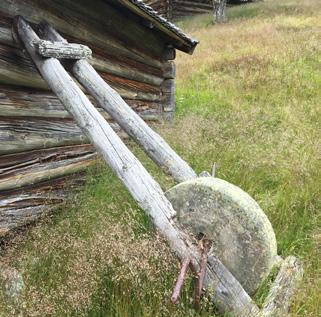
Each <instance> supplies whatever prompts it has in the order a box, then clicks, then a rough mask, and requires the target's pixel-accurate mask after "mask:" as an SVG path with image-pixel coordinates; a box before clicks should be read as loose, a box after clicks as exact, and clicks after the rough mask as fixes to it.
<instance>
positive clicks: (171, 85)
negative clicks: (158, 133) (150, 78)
mask: <svg viewBox="0 0 321 317" xmlns="http://www.w3.org/2000/svg"><path fill="white" fill-rule="evenodd" d="M162 94H163V96H164V102H163V107H164V112H170V113H173V112H174V111H175V81H174V79H165V80H164V82H163V84H162Z"/></svg>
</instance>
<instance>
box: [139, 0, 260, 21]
mask: <svg viewBox="0 0 321 317" xmlns="http://www.w3.org/2000/svg"><path fill="white" fill-rule="evenodd" d="M253 1H254V0H227V3H228V4H229V5H235V4H242V3H246V2H253ZM145 3H146V4H147V5H149V6H151V7H152V8H153V9H154V10H156V11H157V12H159V13H160V14H161V15H162V16H164V17H166V18H168V19H170V20H178V19H180V18H184V17H188V16H191V15H196V14H204V13H209V12H212V11H213V0H145Z"/></svg>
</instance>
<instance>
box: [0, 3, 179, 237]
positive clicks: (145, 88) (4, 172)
mask: <svg viewBox="0 0 321 317" xmlns="http://www.w3.org/2000/svg"><path fill="white" fill-rule="evenodd" d="M118 2H119V3H120V5H119V3H118V5H115V3H116V1H115V0H110V1H106V0H105V1H103V0H92V1H87V0H78V1H74V0H54V1H40V0H1V1H0V236H1V235H5V234H6V233H8V232H9V231H10V229H13V228H16V227H20V226H21V225H24V224H26V223H28V222H29V221H33V220H35V219H37V218H38V217H39V216H40V215H42V214H43V213H45V212H47V211H49V210H51V208H53V207H54V206H56V204H57V203H59V202H62V201H64V200H65V198H66V197H67V195H68V193H69V191H70V189H71V188H73V187H77V186H78V185H79V184H80V183H81V182H82V181H83V179H84V173H83V172H84V170H85V169H86V168H87V167H89V166H91V165H93V164H94V163H95V162H96V160H97V155H96V153H95V151H94V150H93V148H92V146H91V145H90V144H88V140H87V139H86V138H85V137H84V135H83V134H82V133H81V131H80V129H79V128H78V127H77V125H76V124H75V122H74V120H73V119H72V118H71V117H70V115H69V113H68V112H67V111H66V110H65V109H64V107H63V105H62V104H61V103H60V101H59V100H58V99H57V97H56V96H55V95H53V93H51V92H50V91H49V88H48V87H47V85H46V83H45V82H44V81H43V79H42V78H41V76H40V75H39V73H38V71H37V69H36V67H35V66H34V65H33V63H32V61H31V60H30V58H29V56H28V54H27V53H26V52H25V51H24V50H23V49H22V48H21V47H19V44H18V42H17V41H16V40H15V39H14V37H13V35H12V22H13V18H14V17H15V16H16V15H22V16H24V17H25V18H26V19H27V20H28V21H29V22H30V23H32V24H33V25H34V27H35V28H36V24H38V23H39V22H41V21H42V20H46V21H47V22H48V23H50V24H51V25H52V26H53V27H54V28H56V29H57V30H58V31H59V32H61V34H63V36H64V37H65V38H66V39H67V40H68V41H69V42H73V43H79V44H84V45H87V46H88V47H90V48H91V49H92V51H93V56H92V58H91V59H90V60H89V62H90V63H91V64H92V65H93V66H94V67H95V69H96V70H97V71H98V72H99V74H100V75H101V76H102V78H103V79H104V80H105V81H106V82H107V83H109V84H110V85H111V86H112V87H113V88H114V89H115V90H116V91H117V92H118V93H120V95H121V96H122V97H123V98H124V99H125V100H126V101H127V103H128V104H129V105H130V106H131V107H132V108H133V109H135V111H137V112H138V113H139V114H140V115H141V116H142V117H143V118H144V119H145V120H159V119H164V118H165V119H166V118H171V117H172V115H173V112H174V105H175V102H174V95H173V92H174V77H175V65H174V63H173V62H172V61H171V60H172V59H174V58H175V49H174V48H173V46H172V45H170V44H171V43H170V41H169V39H168V36H167V35H166V34H165V35H163V34H161V33H160V32H159V30H155V29H154V28H153V27H152V26H151V25H150V24H149V23H146V21H143V20H142V19H141V17H139V16H138V15H135V14H134V13H132V12H130V11H129V10H127V9H126V8H125V9H124V10H121V5H122V4H121V3H122V0H120V1H118ZM132 2H134V1H132ZM128 3H129V2H128ZM128 3H127V4H128ZM127 4H126V5H127ZM130 4H131V3H130ZM124 6H125V5H124ZM91 100H92V98H91ZM93 102H94V101H93ZM99 110H100V111H101V112H102V114H103V115H104V116H105V118H106V120H108V121H111V120H110V118H109V117H108V115H107V114H106V113H105V112H104V111H103V110H102V109H99ZM111 124H112V125H113V127H114V128H115V129H116V130H117V131H119V128H118V126H117V125H116V124H114V123H112V122H111Z"/></svg>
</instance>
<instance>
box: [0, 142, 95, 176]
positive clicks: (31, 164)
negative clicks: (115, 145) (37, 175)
mask: <svg viewBox="0 0 321 317" xmlns="http://www.w3.org/2000/svg"><path fill="white" fill-rule="evenodd" d="M94 152H95V151H94V149H93V147H92V146H91V145H90V144H86V145H74V146H61V147H55V148H50V149H41V150H33V151H26V152H19V153H15V154H8V155H1V156H0V180H2V179H8V178H10V177H13V176H17V175H23V174H26V173H30V172H35V171H38V170H42V169H43V168H44V167H45V166H46V165H47V164H52V163H53V162H58V161H59V162H60V161H66V160H70V159H71V160H73V159H79V158H82V157H85V156H87V155H89V154H93V153H94Z"/></svg>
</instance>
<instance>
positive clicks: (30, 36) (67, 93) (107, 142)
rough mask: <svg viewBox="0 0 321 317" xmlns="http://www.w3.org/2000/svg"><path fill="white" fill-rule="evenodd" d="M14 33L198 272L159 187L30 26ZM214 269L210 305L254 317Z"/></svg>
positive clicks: (227, 276) (222, 270)
mask: <svg viewBox="0 0 321 317" xmlns="http://www.w3.org/2000/svg"><path fill="white" fill-rule="evenodd" d="M15 29H16V32H17V34H18V36H19V38H20V39H21V41H22V42H23V43H24V45H25V48H26V50H27V51H28V52H29V54H30V56H31V57H32V59H33V61H34V62H35V64H36V65H37V67H38V69H39V71H40V73H41V75H42V76H43V78H44V79H45V80H46V82H47V83H48V85H49V86H50V88H51V89H52V90H53V91H54V92H55V93H56V94H57V96H58V97H59V99H60V100H61V102H62V103H63V104H64V105H65V107H66V109H67V110H68V111H69V112H70V113H71V114H72V115H73V117H74V118H75V120H76V122H77V124H78V125H79V127H80V128H81V129H82V130H83V132H84V133H85V134H86V135H87V136H88V138H89V139H90V141H91V142H92V144H93V145H94V146H95V147H96V149H97V150H98V152H99V153H100V154H101V155H102V157H103V159H104V160H105V161H106V163H107V164H108V165H109V166H110V167H111V169H112V170H113V171H114V172H115V173H116V175H117V176H118V178H119V179H120V180H121V181H122V182H123V184H124V185H125V186H126V187H127V189H128V191H129V192H130V193H131V195H132V196H133V198H134V199H135V200H136V201H137V203H138V205H139V206H140V207H141V208H142V209H143V210H144V211H145V212H146V213H147V215H149V216H150V218H151V220H152V222H153V224H154V225H155V227H156V228H157V229H158V230H159V231H160V233H161V234H162V235H163V236H164V237H165V238H166V239H167V241H168V242H169V244H170V246H171V247H172V249H173V251H174V252H176V253H177V255H178V256H179V257H180V258H181V259H185V258H186V257H191V259H192V262H191V263H192V265H193V266H194V268H195V269H196V270H198V269H199V258H200V253H199V251H198V250H197V249H196V247H195V246H193V244H192V241H191V240H190V238H189V237H188V236H187V235H186V234H184V232H182V231H181V230H180V229H179V228H177V226H176V224H175V223H174V222H173V220H172V218H173V217H174V216H175V211H174V209H173V207H172V205H171V204H170V202H169V201H168V200H167V199H166V197H165V195H164V193H163V191H162V189H161V188H160V186H159V185H158V183H157V182H156V181H155V180H154V179H153V178H152V177H151V176H150V174H149V173H148V172H147V171H146V170H145V168H144V167H143V166H142V164H141V163H140V162H139V161H138V160H137V158H136V157H135V156H134V155H133V154H132V153H131V152H130V150H129V149H128V148H127V147H126V146H125V144H124V143H123V142H122V141H121V139H120V138H119V137H118V135H117V134H116V133H115V132H114V131H113V129H112V128H111V127H110V126H109V124H108V123H107V122H106V120H105V119H104V118H103V117H102V116H101V115H100V114H99V112H98V111H97V109H96V108H95V107H94V106H93V105H92V104H91V102H90V101H89V100H88V98H87V97H86V95H85V94H84V93H83V92H82V91H81V89H80V88H79V87H78V86H77V85H76V83H75V82H74V81H73V80H72V78H71V77H70V76H69V74H68V73H67V72H66V71H65V69H64V68H63V67H62V65H61V64H60V62H59V61H58V60H57V59H54V58H48V59H43V58H41V57H40V56H39V55H38V54H37V53H36V49H35V44H34V43H35V42H37V41H39V37H38V36H37V35H36V33H35V32H34V31H33V30H32V28H31V27H30V25H28V24H27V23H26V22H25V20H24V19H23V18H21V17H18V18H16V19H15ZM212 263H213V264H214V265H209V268H208V270H207V279H208V281H209V285H210V289H209V290H214V301H215V303H216V305H217V307H218V309H219V310H221V311H222V312H229V313H232V314H233V315H234V316H239V317H248V316H256V315H257V313H258V308H257V307H256V305H255V304H254V303H253V302H252V300H251V298H250V297H249V295H248V294H247V293H246V292H245V291H244V289H243V288H242V286H241V285H240V284H239V283H238V282H237V280H236V279H235V278H234V277H233V276H232V274H231V273H230V272H229V271H228V270H227V269H226V267H225V266H224V265H223V264H222V263H221V262H220V261H219V260H218V259H216V258H215V257H214V256H212Z"/></svg>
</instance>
